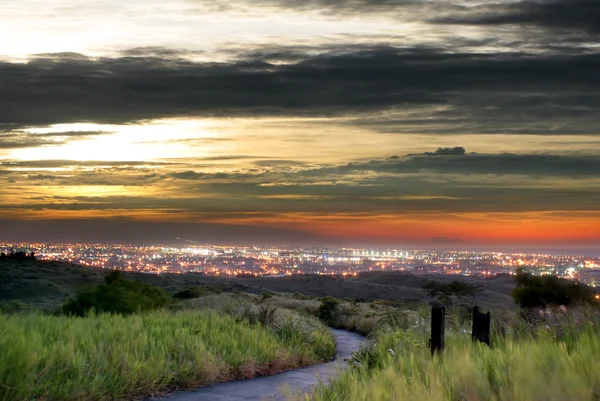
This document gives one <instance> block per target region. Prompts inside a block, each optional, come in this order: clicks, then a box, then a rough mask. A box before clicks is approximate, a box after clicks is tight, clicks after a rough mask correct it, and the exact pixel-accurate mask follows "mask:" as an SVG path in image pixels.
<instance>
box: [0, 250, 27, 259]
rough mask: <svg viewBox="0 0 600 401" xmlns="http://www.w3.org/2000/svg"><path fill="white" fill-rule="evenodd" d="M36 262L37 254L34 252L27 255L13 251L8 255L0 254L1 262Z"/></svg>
mask: <svg viewBox="0 0 600 401" xmlns="http://www.w3.org/2000/svg"><path fill="white" fill-rule="evenodd" d="M13 260H14V261H23V262H25V261H35V260H36V257H35V253H34V252H33V251H31V252H29V253H27V252H24V251H15V250H14V249H11V250H10V252H9V253H8V254H7V253H6V252H2V253H0V262H2V261H13Z"/></svg>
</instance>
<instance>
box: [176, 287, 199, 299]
mask: <svg viewBox="0 0 600 401" xmlns="http://www.w3.org/2000/svg"><path fill="white" fill-rule="evenodd" d="M206 294H207V291H205V290H203V289H202V288H200V287H188V288H186V289H185V290H181V291H179V292H177V293H175V295H173V298H177V299H193V298H200V297H202V296H204V295H206Z"/></svg>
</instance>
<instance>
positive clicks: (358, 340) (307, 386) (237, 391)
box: [151, 329, 365, 401]
mask: <svg viewBox="0 0 600 401" xmlns="http://www.w3.org/2000/svg"><path fill="white" fill-rule="evenodd" d="M330 330H331V333H332V334H333V335H334V337H335V339H336V341H337V347H336V357H335V360H334V361H332V362H327V363H321V364H318V365H313V366H308V367H306V368H300V369H296V370H290V371H287V372H283V373H279V374H277V375H273V376H263V377H258V378H256V379H250V380H242V381H235V382H229V383H221V384H217V385H214V386H208V387H201V388H199V389H197V390H192V391H181V392H177V393H173V394H170V395H167V396H165V397H161V398H152V399H151V400H162V401H236V400H237V401H242V400H243V401H249V400H256V401H262V400H285V399H286V398H287V396H288V395H289V394H296V393H307V392H310V391H311V390H312V389H313V387H314V386H315V385H317V384H318V383H319V380H321V381H323V382H328V381H329V380H331V378H333V377H334V376H335V375H336V373H337V371H338V370H339V369H345V368H346V366H347V364H346V362H345V361H344V358H348V357H349V356H350V355H351V354H352V353H353V352H354V351H356V350H358V349H359V347H360V345H361V344H362V342H363V341H364V339H365V338H364V337H363V336H361V335H359V334H356V333H351V332H349V331H345V330H337V329H330Z"/></svg>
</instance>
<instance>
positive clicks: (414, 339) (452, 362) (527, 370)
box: [306, 317, 600, 401]
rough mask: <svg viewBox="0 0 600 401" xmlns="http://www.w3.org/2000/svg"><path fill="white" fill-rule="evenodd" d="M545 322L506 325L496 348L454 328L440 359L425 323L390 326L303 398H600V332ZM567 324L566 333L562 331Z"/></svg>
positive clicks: (521, 400) (455, 400)
mask: <svg viewBox="0 0 600 401" xmlns="http://www.w3.org/2000/svg"><path fill="white" fill-rule="evenodd" d="M565 320H567V323H566V324H565V325H563V326H562V327H552V326H549V325H546V324H544V325H540V326H538V329H537V330H528V331H527V330H525V331H523V330H522V328H519V329H518V330H513V329H509V330H508V334H507V336H506V337H499V336H498V335H495V336H494V337H493V341H494V342H493V344H492V347H491V348H490V347H487V346H486V345H483V344H479V343H473V342H472V341H471V337H470V333H469V332H464V331H462V330H450V333H447V335H446V348H445V351H444V354H443V355H442V356H441V357H437V356H436V357H435V358H432V356H431V353H430V350H429V349H428V348H427V347H426V345H425V344H426V343H427V339H428V337H429V336H428V333H427V331H428V330H427V328H426V327H423V326H421V327H415V328H413V329H409V330H406V331H389V332H386V333H384V334H381V335H379V336H378V337H377V340H376V343H375V344H374V345H373V346H371V347H369V348H365V349H363V350H362V351H361V352H359V353H357V355H356V359H355V361H354V365H356V366H355V367H354V368H352V369H350V370H349V371H347V372H346V373H343V374H342V375H341V376H340V377H339V378H337V379H336V380H335V381H334V382H333V383H332V384H331V385H330V386H321V387H319V388H318V389H317V390H316V392H315V393H314V394H313V395H312V396H310V397H308V396H307V397H306V398H308V399H313V400H315V401H325V400H327V401H333V400H336V401H342V400H343V401H350V400H356V401H361V400H364V401H367V400H369V401H378V400H382V401H383V400H386V401H388V400H402V401H405V400H406V401H411V400H415V401H417V400H419V401H420V400H432V401H459V400H460V401H462V400H464V401H476V400H498V401H500V400H503V401H504V400H506V401H509V400H510V401H530V400H540V401H542V400H544V401H552V400H556V401H567V400H590V401H591V400H597V399H599V397H600V359H599V358H598V355H600V329H599V328H598V326H597V325H594V324H593V323H592V322H591V321H589V322H587V324H582V325H580V326H577V327H576V329H574V330H569V327H571V328H575V326H569V325H572V324H573V321H572V320H569V319H568V318H567V317H565ZM565 329H567V330H565Z"/></svg>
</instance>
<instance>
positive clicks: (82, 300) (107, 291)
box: [62, 271, 170, 316]
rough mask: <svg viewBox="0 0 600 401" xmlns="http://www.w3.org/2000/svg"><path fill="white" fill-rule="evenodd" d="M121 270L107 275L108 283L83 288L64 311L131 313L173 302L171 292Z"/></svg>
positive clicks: (72, 312)
mask: <svg viewBox="0 0 600 401" xmlns="http://www.w3.org/2000/svg"><path fill="white" fill-rule="evenodd" d="M120 273H121V272H119V271H112V272H110V273H109V274H108V275H107V276H106V277H105V284H101V285H98V286H95V287H90V288H87V289H84V290H81V291H79V293H78V294H77V296H76V297H75V298H74V299H71V300H69V301H67V302H66V303H65V304H64V305H63V306H62V312H63V313H64V314H66V315H75V316H85V315H87V314H88V313H89V312H90V311H91V310H95V311H96V312H108V313H119V314H123V315H128V314H131V313H136V312H142V311H147V310H155V309H159V308H162V307H164V306H166V305H167V304H168V303H169V301H170V299H169V296H168V295H167V293H166V292H164V290H162V289H161V288H158V287H154V286H152V285H150V284H146V283H142V282H140V281H134V280H126V279H124V278H122V277H121V274H120Z"/></svg>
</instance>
